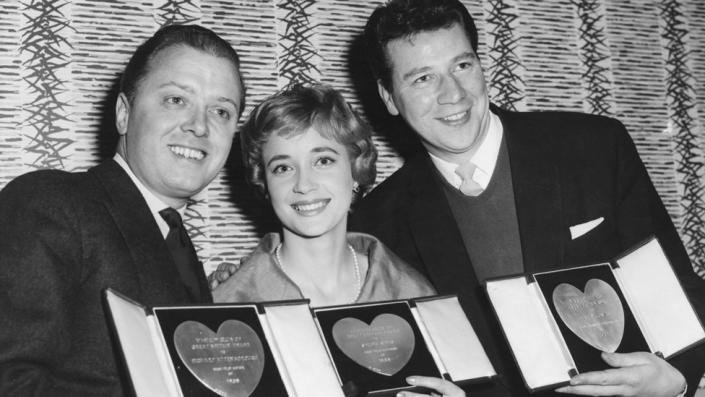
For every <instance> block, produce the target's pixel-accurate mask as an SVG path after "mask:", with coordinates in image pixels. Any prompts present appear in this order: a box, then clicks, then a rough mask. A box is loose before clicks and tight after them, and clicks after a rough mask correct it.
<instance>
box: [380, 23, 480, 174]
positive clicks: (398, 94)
mask: <svg viewBox="0 0 705 397" xmlns="http://www.w3.org/2000/svg"><path fill="white" fill-rule="evenodd" d="M386 53H387V56H388V57H389V59H390V62H391V69H392V76H391V91H388V90H386V89H385V88H384V87H383V86H382V85H381V84H378V88H379V93H380V96H381V97H382V100H383V101H384V103H385V104H386V106H387V110H388V111H389V112H390V113H391V114H393V115H398V114H400V115H401V116H402V117H403V118H404V120H406V122H407V123H408V124H409V125H410V126H411V127H412V128H413V129H414V130H415V131H416V133H417V134H418V135H419V136H420V138H421V142H422V143H423V145H424V146H425V147H426V150H428V151H429V152H430V153H432V154H434V155H436V156H438V157H440V158H442V159H444V160H447V161H451V162H456V163H460V162H462V161H463V160H466V159H468V158H469V156H471V155H472V153H474V149H475V147H476V146H477V143H478V142H479V139H478V137H481V136H483V135H484V134H485V132H486V131H487V126H488V123H489V99H488V97H487V88H486V86H485V79H484V75H483V72H482V66H481V65H480V60H479V58H478V57H477V54H475V51H473V49H472V46H471V45H470V41H469V40H468V38H467V36H466V34H465V32H464V30H463V29H462V27H461V25H459V24H454V25H452V26H451V27H450V28H447V29H439V30H433V31H423V32H419V33H417V34H415V35H413V36H411V37H410V38H400V39H396V40H392V41H390V42H389V43H387V46H386Z"/></svg>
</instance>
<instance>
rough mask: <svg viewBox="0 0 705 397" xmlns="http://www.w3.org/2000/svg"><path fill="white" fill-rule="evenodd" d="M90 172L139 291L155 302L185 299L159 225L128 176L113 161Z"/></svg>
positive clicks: (185, 294) (185, 292)
mask: <svg viewBox="0 0 705 397" xmlns="http://www.w3.org/2000/svg"><path fill="white" fill-rule="evenodd" d="M90 172H91V173H92V174H93V175H94V176H95V177H96V178H97V179H98V180H99V181H100V183H101V185H102V186H103V188H104V189H105V191H106V193H107V198H106V199H105V200H104V204H105V206H106V208H107V209H108V211H109V212H110V214H111V215H112V217H113V221H114V222H115V225H116V226H117V227H118V229H119V230H120V233H121V234H122V236H123V239H124V242H125V246H126V247H127V249H128V251H129V252H130V257H131V259H132V263H133V266H134V269H135V270H136V273H137V277H138V279H139V283H140V287H141V288H140V290H141V291H142V293H143V294H144V295H145V296H143V297H142V299H145V300H146V302H149V301H150V300H151V299H146V297H147V296H153V297H155V299H156V300H157V301H163V300H164V299H167V300H170V301H173V300H174V299H175V298H177V297H178V298H177V299H178V300H179V301H183V302H187V301H188V300H189V299H188V298H187V291H186V290H185V288H184V286H183V284H182V283H181V280H180V279H179V277H178V274H177V272H176V271H175V269H174V266H173V264H172V259H171V257H170V255H169V251H168V249H167V247H166V244H165V243H164V239H163V237H162V235H161V233H160V232H159V227H158V226H157V224H156V222H155V220H154V217H153V216H152V213H151V212H150V210H149V207H148V206H147V203H146V202H145V201H144V198H143V197H142V194H141V193H140V192H139V190H138V189H137V187H136V186H135V185H134V183H133V182H132V180H131V179H130V177H129V176H128V175H127V174H126V173H125V171H124V170H123V169H122V168H121V167H120V166H119V165H118V164H117V163H115V162H114V161H108V162H106V163H104V164H101V165H99V166H97V167H95V168H93V169H91V171H90ZM135 299H138V298H137V297H135ZM146 302H145V303H146ZM164 303H166V302H164ZM172 303H177V302H172Z"/></svg>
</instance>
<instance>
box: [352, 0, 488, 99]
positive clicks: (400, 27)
mask: <svg viewBox="0 0 705 397" xmlns="http://www.w3.org/2000/svg"><path fill="white" fill-rule="evenodd" d="M456 23H457V24H460V26H462V28H463V30H464V31H465V34H466V35H467V38H468V40H469V41H470V45H471V46H472V49H473V51H475V52H477V41H478V40H477V27H475V21H473V19H472V16H471V15H470V13H469V12H468V10H467V8H465V6H464V5H463V3H461V2H460V1H459V0H389V1H387V3H386V4H384V5H382V6H379V7H377V9H375V11H374V12H372V15H370V17H369V19H368V20H367V25H366V26H365V31H364V34H363V37H364V42H365V47H366V50H367V63H368V65H369V67H370V70H371V71H372V74H373V75H374V77H375V79H377V80H379V82H380V83H382V86H383V87H384V88H385V89H387V90H390V89H391V85H392V65H391V60H390V59H389V56H388V54H387V44H388V43H389V42H390V41H392V40H396V39H400V38H407V37H412V36H413V35H415V34H417V33H419V32H427V31H434V30H438V29H443V28H449V27H451V26H452V25H454V24H456Z"/></svg>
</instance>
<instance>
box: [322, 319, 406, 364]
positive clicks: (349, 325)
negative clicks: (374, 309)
mask: <svg viewBox="0 0 705 397" xmlns="http://www.w3.org/2000/svg"><path fill="white" fill-rule="evenodd" d="M333 339H334V340H335V344H336V345H338V347H339V348H340V350H342V351H343V353H345V355H346V356H348V357H350V359H352V360H353V361H355V362H356V363H358V364H360V365H361V366H363V367H365V368H367V369H369V370H370V371H373V372H376V373H378V374H381V375H386V376H392V375H394V374H396V373H397V372H399V370H401V369H402V368H404V366H405V365H406V363H408V362H409V359H410V358H411V355H412V354H413V352H414V346H415V345H416V341H415V339H414V331H413V330H412V329H411V326H410V325H409V323H407V322H406V320H404V319H403V318H401V317H399V316H397V315H395V314H389V313H384V314H380V315H379V316H377V317H375V319H374V320H372V323H371V324H369V325H367V324H366V323H365V322H363V321H361V320H358V319H356V318H351V317H346V318H342V319H340V320H338V321H336V323H335V325H333Z"/></svg>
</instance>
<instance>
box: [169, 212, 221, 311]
mask: <svg viewBox="0 0 705 397" xmlns="http://www.w3.org/2000/svg"><path fill="white" fill-rule="evenodd" d="M159 215H161V216H162V218H164V220H165V221H166V223H167V224H168V225H169V233H168V234H167V235H166V239H165V242H166V245H167V247H169V252H171V256H172V258H173V259H174V264H175V265H176V269H177V270H178V272H179V276H180V277H181V281H182V282H183V283H184V285H185V286H186V289H187V290H188V292H189V295H190V296H191V299H192V300H193V301H194V302H204V301H206V302H211V301H212V298H211V295H210V290H209V289H208V283H207V282H206V276H205V273H204V271H203V266H202V265H201V262H200V261H199V260H198V255H196V250H195V249H194V248H193V244H191V239H190V238H189V236H188V233H187V232H186V228H185V227H184V223H183V222H182V221H181V215H179V213H178V212H177V211H176V210H175V209H173V208H165V209H163V210H161V211H159Z"/></svg>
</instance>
